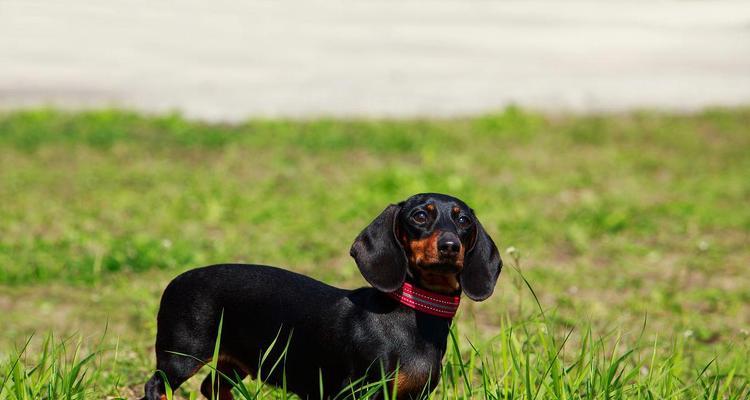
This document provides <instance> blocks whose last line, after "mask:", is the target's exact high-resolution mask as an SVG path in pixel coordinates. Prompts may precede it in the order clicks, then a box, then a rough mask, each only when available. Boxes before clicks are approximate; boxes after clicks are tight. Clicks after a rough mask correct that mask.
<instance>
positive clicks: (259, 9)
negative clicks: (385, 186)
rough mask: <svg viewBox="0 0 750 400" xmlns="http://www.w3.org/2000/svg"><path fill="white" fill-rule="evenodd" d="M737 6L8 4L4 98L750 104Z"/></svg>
mask: <svg viewBox="0 0 750 400" xmlns="http://www.w3.org/2000/svg"><path fill="white" fill-rule="evenodd" d="M749 18H750V4H749V3H748V2H746V1H680V0H667V1H578V0H567V1H534V2H523V1H470V2H466V1H443V0H440V1H399V2H394V1H370V0H366V1H355V2H347V1H335V0H333V1H332V0H314V1H280V2H276V1H246V2H237V1H224V0H219V1H212V2H210V3H209V2H204V1H194V0H188V1H180V2H173V1H163V2H152V1H144V0H124V1H117V2H106V3H102V2H100V1H95V0H72V1H66V2H58V1H50V0H46V1H45V0H21V1H17V0H3V1H2V2H0V54H2V57H1V58H0V105H2V106H3V107H6V108H7V107H18V106H28V105H40V104H42V105H43V104H54V105H59V106H64V107H81V106H102V105H106V106H109V105H118V106H124V107H128V108H134V109H138V110H143V111H147V112H162V111H169V110H180V111H182V112H184V113H185V114H186V115H189V116H192V117H198V118H201V119H215V120H227V119H229V120H241V119H243V118H246V117H248V116H258V115H261V116H320V115H328V116H331V115H336V116H351V115H358V116H415V115H419V116H449V115H450V116H452V115H462V114H463V115H465V114H475V113H479V112H484V111H488V110H496V109H498V108H502V107H504V106H505V105H507V104H509V103H514V104H518V105H523V106H531V107H533V108H535V109H547V110H575V111H591V110H596V111H600V110H624V109H630V108H643V107H659V108H668V109H675V110H694V109H697V108H700V107H704V106H708V105H711V106H715V105H738V104H744V103H747V102H748V100H750V76H749V74H748V71H750V40H749V39H748V37H749V36H750V27H748V24H749V22H748V21H749Z"/></svg>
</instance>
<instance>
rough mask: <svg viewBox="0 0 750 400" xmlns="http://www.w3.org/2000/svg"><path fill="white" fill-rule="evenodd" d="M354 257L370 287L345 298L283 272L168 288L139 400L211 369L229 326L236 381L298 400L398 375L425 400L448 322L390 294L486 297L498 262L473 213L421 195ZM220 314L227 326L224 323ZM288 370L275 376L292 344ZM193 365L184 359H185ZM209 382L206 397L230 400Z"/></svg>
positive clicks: (197, 276) (224, 273) (224, 274)
mask: <svg viewBox="0 0 750 400" xmlns="http://www.w3.org/2000/svg"><path fill="white" fill-rule="evenodd" d="M351 255H352V256H353V257H354V259H355V261H356V262H357V265H358V267H359V269H360V271H361V273H362V275H363V276H364V277H365V279H366V280H367V281H368V282H369V283H370V284H371V285H372V286H373V287H372V288H370V287H365V288H360V289H356V290H345V289H339V288H335V287H332V286H329V285H326V284H324V283H322V282H319V281H316V280H314V279H312V278H309V277H306V276H303V275H300V274H296V273H294V272H289V271H286V270H282V269H279V268H274V267H269V266H261V265H246V264H222V265H214V266H209V267H203V268H198V269H194V270H191V271H188V272H185V273H183V274H182V275H179V276H178V277H177V278H175V279H174V280H173V281H172V282H171V283H170V284H169V285H168V286H167V288H166V289H165V291H164V294H163V296H162V300H161V306H160V309H159V315H158V320H157V322H158V327H157V337H156V360H157V365H156V368H157V372H156V373H155V374H154V375H153V376H152V378H151V379H150V380H149V381H148V382H147V383H146V386H145V392H146V396H145V397H144V399H148V400H156V399H164V398H165V385H164V377H166V378H167V380H168V382H169V384H170V386H171V388H173V389H174V388H176V387H178V386H179V385H180V384H182V383H183V382H184V381H185V380H187V379H188V378H190V377H191V376H192V375H193V374H195V373H196V372H197V371H198V370H199V369H200V368H201V367H202V366H203V365H204V364H205V363H207V362H208V361H210V360H211V358H212V356H213V351H214V345H215V341H216V338H217V335H218V328H219V321H220V320H222V321H223V325H222V335H221V342H220V351H219V357H218V370H219V371H221V372H222V373H223V374H226V375H227V376H229V377H232V378H233V379H236V378H237V377H244V376H247V375H248V374H252V375H253V376H255V375H256V374H257V373H258V365H259V363H260V359H261V357H262V355H263V353H264V351H265V350H266V349H268V348H269V347H270V346H271V343H272V342H273V341H274V339H276V338H277V340H276V345H275V346H274V347H273V349H272V351H271V353H270V355H269V356H268V357H267V360H268V361H266V363H265V364H263V366H262V368H261V375H262V377H261V378H262V379H265V380H267V382H268V383H271V384H274V385H281V384H282V374H284V375H285V379H286V385H287V388H288V390H290V391H291V392H294V393H296V394H298V395H300V396H301V397H302V398H303V399H307V398H320V397H321V388H320V383H321V381H322V383H323V394H322V395H323V397H326V398H328V397H333V396H336V395H337V394H338V393H339V391H340V390H341V389H343V388H345V387H347V386H348V385H349V384H350V383H351V382H352V381H355V380H357V379H358V378H363V377H364V378H365V381H371V380H379V379H381V377H382V373H383V372H385V373H386V374H388V373H391V372H393V371H396V370H397V369H398V374H397V376H396V377H395V379H394V382H395V384H396V385H397V391H398V396H399V397H402V398H418V397H424V396H426V395H427V394H429V393H430V392H431V391H432V390H433V389H434V387H435V386H436V384H437V383H438V379H439V376H440V370H441V360H442V358H443V354H444V353H445V349H446V342H447V338H448V334H449V329H450V324H451V321H452V320H451V319H447V318H441V317H437V316H433V315H428V314H425V313H421V312H418V311H415V310H413V309H411V308H408V307H406V306H404V305H402V304H400V303H398V302H397V301H395V300H393V299H391V298H390V297H388V296H387V295H386V294H385V293H384V292H390V291H394V290H396V289H398V288H399V287H400V286H401V285H402V284H403V283H404V281H409V282H410V283H412V284H413V285H415V286H417V287H422V288H425V289H427V290H432V291H436V292H441V293H444V294H459V293H461V292H463V293H464V294H466V295H467V296H468V297H469V298H471V299H474V300H478V301H481V300H484V299H486V298H487V297H489V296H490V295H491V294H492V292H493V290H494V287H495V283H496V281H497V278H498V276H499V274H500V269H501V267H502V260H501V259H500V256H499V253H498V251H497V248H496V246H495V244H494V243H493V241H492V239H491V238H490V237H489V236H488V235H487V234H486V232H485V231H484V229H483V228H482V226H481V224H480V223H479V221H478V220H476V217H475V216H474V212H473V210H471V209H470V208H469V207H468V206H467V205H466V204H464V203H463V202H462V201H461V200H458V199H456V198H454V197H451V196H447V195H441V194H434V193H426V194H419V195H415V196H412V197H410V198H409V199H407V200H406V201H404V202H401V203H399V204H396V205H390V206H388V207H387V208H386V209H385V210H384V211H383V212H382V213H381V214H380V215H379V216H378V217H377V218H376V219H375V220H374V221H373V222H372V223H371V224H370V225H369V226H368V227H367V228H365V229H364V230H363V231H362V233H360V235H359V236H358V237H357V238H356V240H355V241H354V244H353V245H352V248H351ZM222 315H223V319H222ZM287 343H288V348H287V350H286V354H285V358H284V359H283V361H282V364H283V366H280V367H277V368H276V369H275V370H274V371H273V373H271V374H270V376H269V375H267V374H268V371H269V370H270V368H271V366H272V365H273V363H274V362H275V361H276V360H277V359H279V358H280V356H281V354H282V350H283V349H284V348H285V347H286V346H287ZM186 355H189V356H186ZM213 390H215V388H214V387H213V385H212V384H211V378H210V375H209V376H207V377H206V379H205V380H204V382H203V385H202V386H201V392H202V393H203V395H204V396H206V397H208V398H211V397H212V395H214V394H215V395H216V397H218V398H220V399H222V400H224V399H231V398H232V394H231V387H230V384H229V383H228V382H226V381H225V380H220V382H219V389H218V392H217V393H213Z"/></svg>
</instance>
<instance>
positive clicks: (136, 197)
mask: <svg viewBox="0 0 750 400" xmlns="http://www.w3.org/2000/svg"><path fill="white" fill-rule="evenodd" d="M747 154H750V109H747V108H740V109H712V110H706V111H703V112H699V113H695V114H689V115H680V114H667V113H657V112H648V111H642V112H634V113H630V114H623V115H588V116H574V115H541V114H536V113H531V112H527V111H524V110H521V109H517V108H509V109H507V110H504V111H501V112H498V113H495V114H488V115H484V116H479V117H475V118H466V119H446V120H403V121H400V120H330V119H317V120H309V121H292V120H251V121H248V122H246V123H243V124H235V125H226V124H208V123H201V122H195V121H189V120H186V119H184V118H182V117H180V116H179V115H165V116H144V115H140V114H136V113H130V112H126V111H120V110H102V111H93V112H80V113H66V112H60V111H56V110H33V111H23V112H14V113H6V114H2V115H0V221H1V222H0V314H2V315H3V316H2V322H3V323H2V325H3V334H2V335H0V360H3V359H4V360H6V361H5V362H4V363H3V364H2V365H1V366H0V382H5V383H4V384H3V386H2V389H0V399H3V400H4V399H20V398H40V397H45V396H42V395H40V393H42V392H44V393H47V395H46V398H62V397H66V396H69V397H68V398H91V397H94V398H97V397H98V398H101V397H103V396H106V395H109V396H122V397H126V398H132V397H136V395H138V396H139V395H140V394H141V393H142V392H141V390H142V389H141V387H142V384H143V382H144V381H145V380H146V379H147V378H148V376H150V373H151V372H152V368H153V356H152V354H151V352H152V348H153V347H152V346H153V338H154V334H155V315H156V309H157V304H158V299H159V295H160V292H161V290H162V289H163V288H164V286H165V285H166V283H167V282H168V281H169V279H170V278H171V277H173V276H174V275H175V274H177V273H179V272H180V271H183V270H185V269H187V268H190V267H194V266H198V265H202V264H209V263H213V262H224V261H240V262H258V263H268V264H273V265H280V266H285V267H287V268H290V269H293V270H296V271H298V272H302V273H306V274H308V275H311V276H314V277H316V278H318V279H321V280H324V281H326V282H329V283H332V284H336V285H338V286H343V287H356V286H360V285H364V284H365V283H364V281H363V280H362V279H361V277H359V275H358V273H357V272H356V268H355V267H354V264H353V262H352V261H351V260H350V259H349V257H348V247H349V245H350V243H351V241H352V240H353V238H354V236H355V235H356V234H357V233H358V232H359V230H360V229H361V228H362V227H364V226H365V225H366V223H367V222H369V220H370V219H372V218H373V216H375V215H376V214H377V213H378V212H379V211H381V210H382V208H383V207H385V205H386V204H388V203H389V202H394V201H398V200H400V199H403V198H405V197H407V196H409V195H411V194H413V193H417V192H422V191H438V192H447V193H451V194H454V195H457V196H458V197H461V198H462V199H464V200H466V201H467V203H469V204H470V205H472V207H473V208H474V209H475V210H476V211H477V213H478V215H479V218H480V219H481V220H482V222H483V225H484V226H485V228H486V229H487V230H488V231H489V232H490V234H491V235H492V236H493V238H495V239H496V242H498V243H499V245H500V247H502V248H503V250H504V258H505V259H506V262H508V263H509V264H513V265H516V266H517V267H518V268H519V269H518V270H515V269H513V268H506V270H505V271H504V272H503V274H502V275H501V278H500V281H499V283H498V289H497V291H496V294H495V295H494V296H493V297H492V298H491V299H490V300H488V301H486V302H483V303H476V304H472V303H470V302H468V301H466V302H464V304H463V305H462V308H461V310H460V311H459V312H460V314H459V318H458V320H457V324H456V326H455V327H454V328H455V332H456V346H455V347H454V348H452V349H451V350H450V353H449V354H448V355H447V356H446V368H445V371H444V379H443V383H444V385H443V386H442V387H441V388H439V390H438V393H437V394H436V396H438V397H441V398H443V397H444V398H462V397H467V396H468V395H469V393H471V394H473V396H474V397H482V398H526V399H533V398H537V399H541V398H555V399H563V398H565V399H568V398H569V399H575V398H696V397H702V398H747V397H748V396H750V395H748V388H747V382H748V380H747V379H748V378H747V377H748V376H749V375H748V373H749V372H750V371H748V366H747V362H746V360H747V359H750V349H749V346H750V341H749V340H748V330H750V291H748V290H747V288H748V287H750V273H748V271H747V265H748V261H750V248H749V247H748V245H747V244H748V243H749V240H748V239H749V237H748V236H749V233H750V208H749V207H747V204H748V200H750V157H748V155H747ZM508 248H511V249H510V253H508V252H506V251H505V250H506V249H508ZM521 272H522V273H523V276H524V277H525V278H526V280H524V279H522V278H521V274H520V273H521ZM527 282H528V283H529V285H530V287H531V288H533V294H532V292H531V291H530V290H529V287H528V286H527ZM537 302H538V303H537ZM105 327H106V328H105ZM105 329H107V330H108V332H107V334H106V335H103V332H104V330H105ZM46 332H54V336H48V338H49V339H44V337H45V333H46ZM32 335H34V336H33V338H32V339H31V340H30V341H29V343H28V345H27V346H26V347H24V343H26V342H27V340H29V337H31V336H32ZM55 338H57V339H55ZM45 343H46V345H45ZM76 349H77V352H76ZM76 354H77V355H76ZM84 354H86V355H88V354H93V355H94V356H93V357H91V358H86V356H83V355H84ZM84 360H85V362H84ZM207 368H208V367H207ZM45 371H46V372H45ZM71 382H72V383H71ZM197 383H198V382H193V381H191V383H190V384H188V385H187V386H186V388H185V389H180V390H179V391H178V393H177V396H184V397H186V398H188V397H189V396H190V393H191V392H192V393H195V392H196V390H197ZM261 387H262V386H261ZM23 393H26V394H23ZM248 393H255V392H254V391H249V392H248ZM260 394H261V395H262V396H265V397H283V393H280V392H279V391H273V390H271V389H270V388H267V387H262V390H261V392H260ZM23 396H26V397H23Z"/></svg>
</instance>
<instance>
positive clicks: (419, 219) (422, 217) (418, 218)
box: [411, 211, 427, 224]
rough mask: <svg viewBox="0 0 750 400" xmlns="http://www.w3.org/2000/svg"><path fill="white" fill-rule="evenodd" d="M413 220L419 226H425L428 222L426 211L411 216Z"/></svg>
mask: <svg viewBox="0 0 750 400" xmlns="http://www.w3.org/2000/svg"><path fill="white" fill-rule="evenodd" d="M411 220H412V221H414V222H416V223H418V224H424V223H425V222H427V213H426V212H424V211H417V212H415V213H414V214H413V215H412V216H411Z"/></svg>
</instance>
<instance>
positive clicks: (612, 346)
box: [0, 254, 750, 400]
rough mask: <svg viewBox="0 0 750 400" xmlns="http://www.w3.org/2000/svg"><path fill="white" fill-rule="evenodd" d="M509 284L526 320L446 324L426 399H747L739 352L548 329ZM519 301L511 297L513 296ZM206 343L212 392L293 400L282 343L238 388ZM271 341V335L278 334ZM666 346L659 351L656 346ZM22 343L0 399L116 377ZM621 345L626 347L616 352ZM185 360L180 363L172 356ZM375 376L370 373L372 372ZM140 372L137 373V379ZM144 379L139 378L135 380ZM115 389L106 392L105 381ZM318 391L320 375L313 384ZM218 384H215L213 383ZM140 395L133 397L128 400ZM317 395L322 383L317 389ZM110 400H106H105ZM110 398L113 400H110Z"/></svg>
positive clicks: (377, 384)
mask: <svg viewBox="0 0 750 400" xmlns="http://www.w3.org/2000/svg"><path fill="white" fill-rule="evenodd" d="M512 269H513V270H514V271H515V274H514V275H515V276H514V277H513V278H514V279H516V280H517V281H519V282H521V283H522V284H523V285H525V287H526V289H528V293H530V294H531V297H532V298H533V299H534V300H535V303H536V304H535V306H536V308H535V309H534V311H533V312H531V313H527V315H526V317H525V318H524V319H523V320H520V321H512V320H511V319H510V317H509V316H508V315H507V314H506V316H505V317H504V318H503V319H502V320H501V322H500V326H499V329H498V330H497V334H496V335H495V336H492V337H490V338H488V339H485V340H482V339H479V337H480V335H479V334H480V332H478V331H476V330H469V331H468V332H462V331H461V330H460V329H459V327H458V325H456V324H454V325H453V327H452V328H451V331H450V337H449V338H448V349H447V353H446V355H445V358H444V362H443V370H442V378H441V381H440V384H439V386H438V388H437V389H436V390H435V392H434V393H432V394H431V396H430V397H431V398H433V399H471V398H476V399H486V400H499V399H524V400H536V399H555V400H568V399H570V400H574V399H697V398H700V399H738V400H739V399H747V398H750V380H748V370H749V368H748V365H747V360H748V356H750V351H749V349H748V347H747V343H738V345H737V353H736V354H735V355H734V357H732V356H731V355H725V356H724V357H723V358H714V359H712V360H709V361H708V362H705V363H701V362H700V361H699V360H695V359H693V358H692V357H691V356H690V353H689V352H687V351H686V349H688V348H689V347H690V346H691V345H692V343H691V340H692V338H691V337H690V336H689V335H684V336H680V337H674V338H658V337H657V338H654V339H653V340H646V339H645V338H644V335H643V332H644V331H645V326H646V324H647V323H648V319H647V318H645V317H644V320H643V326H641V327H640V329H639V330H637V331H636V332H634V333H632V334H633V335H636V338H629V340H625V337H624V336H626V335H627V334H625V333H621V332H616V331H613V332H610V333H607V334H604V335H600V336H597V335H596V334H594V333H593V332H594V331H593V330H592V329H591V328H590V326H589V325H587V324H582V325H581V326H577V327H568V326H563V325H562V324H559V323H557V322H555V318H554V316H553V315H552V313H550V312H549V310H544V309H543V308H542V305H541V303H539V301H538V299H537V298H536V295H535V293H534V290H533V287H532V285H531V283H530V282H529V281H528V280H526V278H525V277H524V276H523V274H522V271H521V268H520V265H519V256H518V254H516V255H515V257H514V264H513V265H512ZM521 295H522V294H521V293H519V296H521ZM222 322H223V321H220V326H219V333H218V337H217V341H216V344H215V351H214V357H213V359H212V360H213V361H211V362H209V363H207V364H206V365H205V368H204V371H207V372H208V373H209V374H210V375H211V378H212V382H214V393H218V388H219V385H220V382H221V379H219V378H220V377H223V378H224V379H226V381H229V382H231V383H232V385H234V394H235V396H236V398H238V399H243V400H257V399H284V400H286V399H287V398H290V397H293V396H294V395H293V394H291V393H289V392H288V391H287V389H286V381H285V380H284V384H283V385H282V386H281V387H279V388H273V387H270V386H267V385H265V383H266V381H265V379H266V378H267V377H268V376H269V375H270V374H271V373H273V372H274V371H276V370H278V369H281V370H283V369H284V368H285V365H284V363H285V360H286V355H287V351H288V348H289V341H291V340H293V338H292V337H290V338H289V339H288V340H287V341H286V342H284V341H281V340H280V337H281V336H280V333H279V334H278V335H277V336H276V338H275V339H274V340H273V342H272V343H271V345H270V346H269V348H268V349H266V351H265V352H264V353H263V356H262V357H261V359H260V361H259V367H258V371H260V372H259V373H258V374H257V376H255V377H254V378H250V379H249V380H248V381H247V382H243V381H242V380H240V379H239V378H238V377H237V376H228V375H225V374H223V373H222V372H221V371H219V370H218V369H217V361H216V360H218V355H219V353H218V352H219V348H220V342H221V325H222ZM280 332H281V331H280ZM662 340H667V341H669V342H670V343H671V346H669V347H668V348H667V349H668V350H660V349H664V346H662V345H661V343H660V341H662ZM30 342H31V338H30V339H29V340H28V341H27V342H26V344H25V345H24V346H22V347H21V348H20V349H19V350H17V351H16V352H13V353H12V354H11V355H10V356H9V357H8V358H7V360H6V361H5V362H4V363H2V364H0V400H27V399H85V398H93V397H95V396H96V395H99V396H101V394H102V393H108V394H117V393H119V391H120V387H118V384H117V382H118V380H117V377H116V376H115V377H114V380H113V379H112V377H109V378H110V379H105V377H104V375H103V372H104V371H106V370H107V369H108V366H107V365H104V364H103V363H102V361H101V360H102V355H103V353H106V352H113V351H114V352H116V349H109V350H108V349H103V348H101V346H99V345H97V346H95V348H96V350H95V351H93V352H90V353H88V354H85V355H82V354H81V348H82V342H81V339H80V338H79V339H77V340H75V341H74V340H73V339H71V338H68V339H62V340H56V339H55V338H54V337H53V336H52V335H48V336H47V337H46V338H45V339H44V341H43V343H42V346H41V349H40V350H39V351H37V352H36V354H37V356H36V358H35V359H31V357H29V355H28V348H29V343H30ZM623 343H634V345H632V346H625V345H623ZM275 347H282V351H281V352H280V355H279V356H278V357H277V358H276V359H273V358H271V357H270V355H271V354H272V350H273V349H274V348H275ZM182 355H183V356H185V357H190V355H187V354H182ZM111 359H112V360H114V361H112V365H111V366H110V367H109V369H110V370H112V371H114V370H115V369H116V359H117V357H116V355H115V357H113V358H111ZM374 367H378V366H374ZM144 372H145V371H144ZM396 374H397V371H396V372H391V373H388V372H387V371H384V370H383V369H382V367H381V378H380V380H376V381H374V382H369V383H365V381H364V379H363V378H360V379H357V380H355V381H353V382H352V383H351V384H350V385H349V386H347V387H346V388H344V389H343V390H342V391H341V392H340V393H338V394H336V395H334V396H332V397H333V398H335V399H368V398H372V397H376V396H377V397H379V398H381V399H386V400H392V399H395V398H396V390H397V387H395V379H394V377H395V376H396ZM143 375H144V377H145V376H147V375H148V374H146V373H144V374H143ZM113 381H114V382H116V383H115V385H113V386H112V387H106V382H113ZM321 382H322V376H321ZM221 384H225V383H221ZM190 387H191V385H185V386H184V387H183V388H181V389H180V390H178V391H177V392H176V393H173V391H172V388H170V387H169V385H168V384H167V398H168V399H169V400H172V399H176V398H178V397H179V396H184V397H186V398H190V399H193V398H197V397H200V394H199V393H198V392H196V391H191V389H190ZM137 393H140V392H137ZM321 393H322V383H321ZM110 398H112V397H110ZM115 398H119V397H115Z"/></svg>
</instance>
